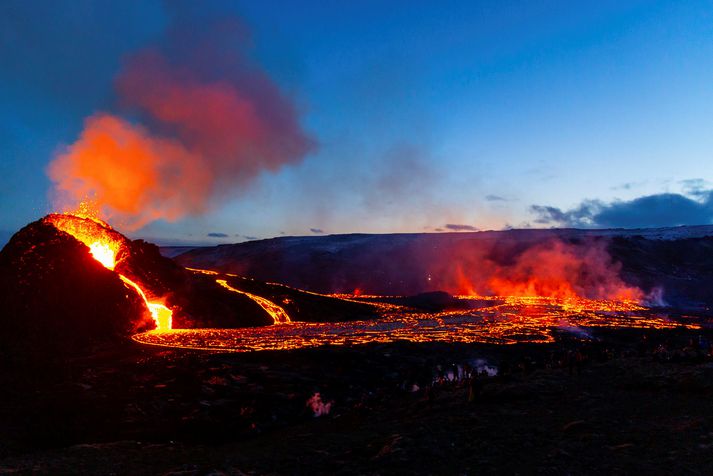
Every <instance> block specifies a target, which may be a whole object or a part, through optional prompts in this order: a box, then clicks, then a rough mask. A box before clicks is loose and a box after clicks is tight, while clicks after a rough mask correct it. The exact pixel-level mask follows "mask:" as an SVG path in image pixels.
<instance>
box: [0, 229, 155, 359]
mask: <svg viewBox="0 0 713 476" xmlns="http://www.w3.org/2000/svg"><path fill="white" fill-rule="evenodd" d="M0 309H2V314H1V316H2V317H1V320H2V322H1V323H0V326H1V330H0V342H2V350H1V351H0V352H1V353H2V354H4V355H5V356H6V357H14V356H18V357H21V356H22V355H25V356H27V355H31V356H36V357H37V358H38V359H39V358H42V357H43V356H46V355H51V354H55V355H62V354H66V353H76V352H81V351H83V350H86V348H87V347H88V346H91V345H94V344H100V343H106V342H115V341H117V340H119V339H122V338H124V337H126V336H128V335H130V334H132V333H134V332H136V331H138V330H142V329H149V328H150V327H149V326H150V323H149V322H150V317H148V315H147V314H148V312H147V309H146V307H145V306H144V304H143V301H142V300H141V299H140V297H139V296H138V295H136V294H135V293H131V292H128V291H127V288H126V286H125V285H124V284H123V283H122V282H121V280H120V279H119V277H118V276H117V275H116V274H115V273H113V272H111V271H109V270H108V269H106V268H104V267H103V266H102V265H101V264H100V263H99V262H97V261H96V260H95V259H94V258H93V257H92V256H91V254H90V253H89V249H88V248H87V247H86V246H84V245H83V244H82V243H80V242H78V241H77V240H75V239H74V238H73V237H71V236H70V235H68V234H66V233H64V232H61V231H59V230H57V229H56V228H55V227H54V226H52V225H49V224H46V223H44V222H42V221H37V222H34V223H31V224H30V225H27V226H26V227H25V228H23V229H22V230H20V231H19V232H18V233H16V234H15V235H14V236H13V237H12V238H11V239H10V241H9V242H8V244H7V245H6V246H5V247H4V248H3V249H2V251H0ZM21 354H22V355H21Z"/></svg>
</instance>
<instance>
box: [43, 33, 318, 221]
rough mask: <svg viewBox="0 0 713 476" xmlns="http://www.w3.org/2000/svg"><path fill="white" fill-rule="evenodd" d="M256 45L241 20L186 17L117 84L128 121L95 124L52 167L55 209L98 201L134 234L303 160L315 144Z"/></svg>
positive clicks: (111, 115)
mask: <svg viewBox="0 0 713 476" xmlns="http://www.w3.org/2000/svg"><path fill="white" fill-rule="evenodd" d="M247 43H248V42H247V38H246V36H245V31H244V28H243V27H242V25H241V24H240V23H239V22H236V21H235V20H233V19H227V20H220V21H217V22H214V23H213V24H207V25H203V24H201V25H199V26H198V25H191V24H190V22H187V21H186V20H183V21H177V22H175V24H174V25H173V26H172V27H171V28H170V29H169V31H168V33H167V35H166V38H165V39H164V41H162V42H161V43H159V44H157V45H154V46H151V47H149V48H146V49H143V50H141V51H138V52H135V53H134V54H132V55H129V56H128V57H127V58H126V59H125V61H124V64H123V67H122V69H121V71H120V73H119V75H118V77H117V78H116V83H115V89H116V93H117V98H118V109H119V111H120V112H121V113H122V115H119V113H117V111H112V112H97V113H95V114H94V115H92V116H91V117H89V118H87V119H86V120H85V124H84V130H83V131H82V132H81V134H80V136H79V138H78V140H77V141H76V142H75V143H73V144H71V145H69V146H68V147H66V149H65V150H63V151H61V152H60V153H58V154H57V156H56V157H55V159H54V160H53V161H52V163H51V164H50V165H49V168H48V174H49V177H50V179H51V180H52V181H53V182H54V187H55V192H56V193H55V196H56V197H55V202H56V203H55V205H57V206H58V208H63V209H65V210H66V209H73V208H76V206H77V205H78V204H79V203H80V202H83V201H91V202H93V204H94V205H95V206H96V207H97V208H98V210H100V211H101V212H102V214H103V215H104V216H105V217H107V218H111V219H112V220H114V221H116V222H120V223H121V224H122V226H124V227H126V228H127V229H129V230H133V229H137V228H140V227H142V226H143V225H145V224H147V223H149V222H151V221H153V220H156V219H165V220H169V221H173V220H177V219H179V218H182V217H184V216H186V215H192V214H199V213H202V212H204V211H206V209H208V208H209V207H210V206H211V205H212V204H213V203H214V202H215V201H216V200H218V199H221V198H224V197H225V196H226V195H230V194H235V193H240V191H241V190H244V189H245V188H246V186H248V185H249V184H250V183H251V182H253V181H254V180H255V179H256V178H257V177H258V176H259V175H260V174H261V173H263V172H266V171H267V172H274V171H277V170H279V169H280V168H281V167H283V166H286V165H288V164H294V163H297V162H299V161H300V160H301V159H302V158H303V157H304V156H305V155H306V154H307V153H309V152H310V151H312V150H313V149H314V147H315V142H314V141H313V140H312V139H311V138H310V137H309V135H308V134H307V133H306V132H305V131H304V130H303V129H302V127H301V125H300V122H299V114H298V111H297V109H296V107H295V105H294V104H293V102H292V101H291V100H290V99H289V98H288V97H286V96H285V95H284V94H283V93H282V92H281V91H280V90H279V88H278V87H277V85H276V84H275V83H274V82H273V81H272V80H271V79H270V78H269V77H268V76H267V74H266V73H265V72H263V71H262V70H260V69H259V68H258V67H257V66H256V65H255V64H253V62H252V61H250V59H249V57H248V55H247V51H246V47H245V45H246V44H247ZM127 117H130V118H131V120H129V119H127Z"/></svg>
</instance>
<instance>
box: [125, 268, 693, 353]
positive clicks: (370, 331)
mask: <svg viewBox="0 0 713 476" xmlns="http://www.w3.org/2000/svg"><path fill="white" fill-rule="evenodd" d="M190 270H191V271H193V272H196V273H202V274H207V275H211V276H214V277H215V278H216V281H217V282H218V283H219V284H221V285H223V286H224V287H226V288H228V289H231V290H232V291H234V292H242V291H239V290H236V289H235V288H232V287H229V285H228V281H227V280H226V279H225V278H226V277H235V275H231V274H227V273H218V272H216V271H210V270H200V269H190ZM281 286H283V285H281ZM310 294H314V293H310ZM332 297H334V298H338V299H345V300H349V301H356V302H362V303H369V304H372V305H374V306H375V308H377V309H379V314H380V317H379V318H378V319H371V320H360V321H349V322H329V323H308V322H290V323H289V324H286V325H281V326H264V327H251V328H238V329H179V330H174V331H172V332H170V333H153V332H147V333H143V334H136V335H134V336H133V339H134V340H135V341H137V342H140V343H143V344H149V345H157V346H165V347H173V348H186V349H199V350H213V351H221V352H250V351H261V350H286V349H299V348H305V347H316V346H323V345H359V344H368V343H388V342H394V341H399V340H403V341H410V342H435V341H439V342H461V343H472V342H481V343H491V344H514V343H518V342H530V343H548V342H553V341H554V340H555V337H556V335H557V334H558V333H560V334H561V333H566V334H571V335H574V336H577V337H579V338H583V339H588V338H591V332H592V331H593V330H595V329H597V328H645V329H673V328H689V329H698V328H700V325H699V324H696V323H693V322H685V320H671V319H670V318H669V316H668V315H666V314H665V313H663V312H661V311H660V310H656V309H649V308H646V307H644V306H642V305H640V304H638V303H637V302H636V301H633V300H604V299H600V300H594V299H586V298H581V297H567V298H555V297H545V296H456V298H457V299H458V300H459V301H461V302H462V303H464V306H463V307H462V308H459V309H457V310H444V311H440V312H423V311H419V310H417V309H413V308H409V307H406V306H402V305H396V304H391V303H388V302H385V301H389V300H390V299H393V298H388V297H385V296H364V295H362V296H356V295H351V294H350V295H343V294H342V295H338V296H337V295H332ZM268 302H269V301H268ZM276 322H277V321H276Z"/></svg>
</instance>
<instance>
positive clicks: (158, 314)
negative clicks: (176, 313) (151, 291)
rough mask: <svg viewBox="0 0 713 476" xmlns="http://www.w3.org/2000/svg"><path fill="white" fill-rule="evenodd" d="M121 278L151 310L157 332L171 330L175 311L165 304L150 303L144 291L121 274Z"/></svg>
mask: <svg viewBox="0 0 713 476" xmlns="http://www.w3.org/2000/svg"><path fill="white" fill-rule="evenodd" d="M119 277H120V278H121V280H122V281H124V283H125V284H128V285H129V286H131V287H132V288H134V289H135V290H136V292H137V293H139V296H141V298H142V299H143V300H144V303H146V307H147V308H148V309H149V312H150V313H151V317H153V320H154V322H155V323H156V330H157V331H167V330H171V326H172V325H173V311H171V310H170V309H169V308H167V307H166V306H164V305H163V304H159V303H155V302H149V300H148V299H146V294H144V292H143V291H142V289H141V288H140V287H139V285H138V284H136V283H135V282H133V281H132V280H130V279H129V278H127V277H126V276H124V275H123V274H121V273H119Z"/></svg>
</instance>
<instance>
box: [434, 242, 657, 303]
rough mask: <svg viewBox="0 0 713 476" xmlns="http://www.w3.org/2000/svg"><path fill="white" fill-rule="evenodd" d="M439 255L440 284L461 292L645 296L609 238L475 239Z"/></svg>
mask: <svg viewBox="0 0 713 476" xmlns="http://www.w3.org/2000/svg"><path fill="white" fill-rule="evenodd" d="M444 251H445V253H444ZM444 254H445V255H446V256H443V255H444ZM439 255H440V258H439V259H438V260H437V261H435V263H437V264H435V266H433V267H431V269H430V274H431V275H432V276H434V281H435V282H434V285H435V286H436V287H437V288H438V289H445V290H447V291H449V292H451V293H455V294H469V295H501V296H546V297H555V298H574V297H584V298H590V299H616V300H622V299H625V300H641V299H642V298H643V297H644V296H643V293H642V291H641V290H640V289H638V288H636V287H632V286H629V285H627V284H626V283H625V282H624V281H623V280H622V279H621V278H620V275H619V272H620V269H621V265H620V264H619V263H615V262H613V260H612V258H611V256H610V255H609V253H608V251H607V249H606V242H604V241H594V240H585V241H584V242H580V243H572V242H566V241H563V240H560V239H556V238H552V239H548V240H545V241H541V242H535V243H528V244H524V243H522V242H517V241H512V242H509V241H508V240H501V241H499V242H497V243H493V242H485V241H483V242H477V241H470V242H461V243H458V244H455V246H453V247H446V248H445V249H444V248H440V249H439ZM444 258H445V259H444Z"/></svg>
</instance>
